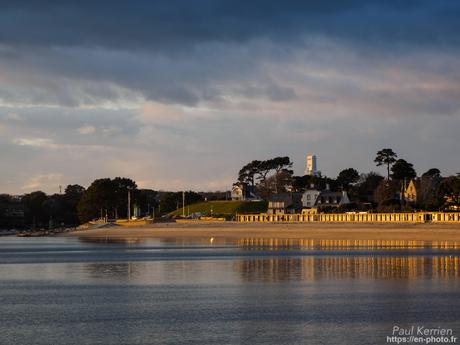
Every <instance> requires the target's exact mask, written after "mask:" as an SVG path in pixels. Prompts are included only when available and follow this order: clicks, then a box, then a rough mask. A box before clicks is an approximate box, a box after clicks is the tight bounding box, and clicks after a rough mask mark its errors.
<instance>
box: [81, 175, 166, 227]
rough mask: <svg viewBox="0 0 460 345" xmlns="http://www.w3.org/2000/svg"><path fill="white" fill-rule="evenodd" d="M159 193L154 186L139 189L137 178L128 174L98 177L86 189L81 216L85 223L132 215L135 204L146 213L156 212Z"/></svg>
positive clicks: (142, 212) (142, 213)
mask: <svg viewBox="0 0 460 345" xmlns="http://www.w3.org/2000/svg"><path fill="white" fill-rule="evenodd" d="M156 196H157V193H156V192H155V191H153V190H150V189H140V190H139V189H138V188H137V184H136V182H134V181H133V180H131V179H129V178H125V177H115V178H114V179H110V178H102V179H97V180H95V181H94V182H93V183H91V185H90V186H89V187H88V189H87V190H86V191H85V192H84V193H83V195H82V197H81V199H80V201H79V203H78V216H79V219H80V221H81V222H82V223H84V222H87V221H89V220H92V219H96V218H105V217H106V218H107V219H118V218H127V217H128V197H130V204H129V205H130V206H131V207H130V212H131V215H133V213H132V212H133V210H134V206H136V207H138V208H139V209H140V211H141V212H140V213H141V215H142V216H145V215H152V214H153V211H154V208H155V207H156V206H157V204H158V201H157V199H156Z"/></svg>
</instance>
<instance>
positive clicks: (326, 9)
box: [0, 0, 460, 54]
mask: <svg viewBox="0 0 460 345" xmlns="http://www.w3.org/2000/svg"><path fill="white" fill-rule="evenodd" d="M459 14H460V5H459V3H458V2H457V1H428V0H425V1H423V0H420V1H411V0H407V1H370V0H367V1H366V0H354V1H340V0H336V1H287V2H286V1H267V0H265V1H261V0H255V1H242V0H224V1H215V0H196V1H182V0H180V1H179V0H170V1H138V0H137V1H39V2H37V1H21V2H18V1H2V11H1V12H0V42H3V43H7V44H13V45H15V44H23V45H45V46H47V45H51V46H56V45H57V46H81V45H84V46H98V47H108V48H111V49H149V50H154V51H158V52H160V51H161V52H164V53H166V54H174V53H175V52H177V51H181V52H183V51H184V50H186V49H189V48H190V47H191V46H194V45H196V44H199V43H203V42H212V41H219V42H241V41H246V40H250V39H253V38H257V37H267V38H270V39H273V40H276V41H279V42H286V41H293V40H296V38H298V37H300V36H302V35H304V34H308V35H325V36H332V37H335V38H336V39H340V40H346V41H347V40H348V41H354V42H358V43H359V42H364V41H365V42H366V43H367V44H373V45H374V44H375V45H378V44H382V43H391V44H395V43H404V44H433V43H440V44H447V45H449V44H457V43H459V40H460V36H459V35H458V32H459V29H460V21H459V20H458V18H459Z"/></svg>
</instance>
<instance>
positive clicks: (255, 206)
mask: <svg viewBox="0 0 460 345" xmlns="http://www.w3.org/2000/svg"><path fill="white" fill-rule="evenodd" d="M211 208H212V214H213V215H214V216H227V217H228V216H232V215H234V214H236V213H260V212H265V211H266V210H267V203H266V202H251V201H207V202H199V203H196V204H192V205H189V206H185V214H187V213H188V212H190V213H198V212H199V213H201V214H203V215H204V216H210V215H211ZM170 215H171V216H177V215H182V208H180V209H178V210H176V211H173V212H171V213H170Z"/></svg>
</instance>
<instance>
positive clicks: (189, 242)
mask: <svg viewBox="0 0 460 345" xmlns="http://www.w3.org/2000/svg"><path fill="white" fill-rule="evenodd" d="M80 241H82V242H86V243H111V244H126V245H152V244H155V245H162V246H165V245H166V246H179V247H185V246H213V247H216V246H236V247H239V248H245V249H265V248H270V249H273V250H276V249H320V250H337V249H340V250H346V249H356V248H360V249H418V248H435V249H460V242H457V241H416V240H318V239H303V238H250V237H248V238H226V237H206V238H195V237H190V238H187V237H185V238H155V239H154V238H152V239H140V238H110V237H104V238H102V237H101V238H81V239H80Z"/></svg>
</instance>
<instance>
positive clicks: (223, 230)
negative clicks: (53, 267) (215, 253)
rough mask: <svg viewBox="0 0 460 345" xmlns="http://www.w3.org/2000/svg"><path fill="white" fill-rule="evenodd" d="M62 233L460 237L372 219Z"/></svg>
mask: <svg viewBox="0 0 460 345" xmlns="http://www.w3.org/2000/svg"><path fill="white" fill-rule="evenodd" d="M63 236H77V237H80V238H82V239H85V238H86V239H91V238H94V239H97V238H105V239H141V238H171V239H173V238H189V239H193V238H196V239H197V238H211V237H212V238H216V239H245V238H275V239H309V240H394V241H399V240H404V241H452V242H456V241H460V224H432V223H431V224H400V223H399V224H388V223H385V224H369V223H302V224H299V223H289V224H288V223H282V224H280V223H276V224H272V223H234V222H219V223H217V222H193V223H160V224H152V225H143V226H136V227H125V226H110V225H108V226H104V227H102V228H98V229H88V230H79V231H74V232H71V233H67V234H65V235H63Z"/></svg>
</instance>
